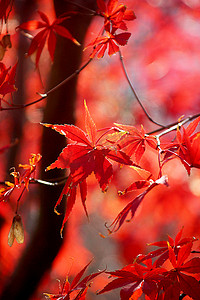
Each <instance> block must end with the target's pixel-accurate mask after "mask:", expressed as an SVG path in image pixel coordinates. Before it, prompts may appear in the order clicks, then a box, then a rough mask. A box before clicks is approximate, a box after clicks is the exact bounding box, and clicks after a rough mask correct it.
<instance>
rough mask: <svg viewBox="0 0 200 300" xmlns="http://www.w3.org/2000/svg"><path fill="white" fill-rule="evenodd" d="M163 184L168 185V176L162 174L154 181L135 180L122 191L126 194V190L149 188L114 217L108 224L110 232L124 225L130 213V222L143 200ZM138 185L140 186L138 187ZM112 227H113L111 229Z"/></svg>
mask: <svg viewBox="0 0 200 300" xmlns="http://www.w3.org/2000/svg"><path fill="white" fill-rule="evenodd" d="M159 184H163V185H166V186H168V183H167V176H165V175H164V176H162V177H161V178H159V179H157V180H155V181H153V180H143V181H140V182H137V183H136V182H134V183H133V184H132V185H131V186H130V187H129V188H127V189H126V190H125V191H124V192H121V194H122V195H123V194H125V193H126V192H129V191H131V190H134V189H137V188H143V187H146V186H148V187H147V189H146V190H145V191H144V192H143V193H141V194H139V195H138V196H137V197H136V198H134V199H133V200H132V201H130V202H129V203H128V204H127V205H126V206H125V208H124V209H123V210H122V211H120V213H119V214H118V215H117V217H116V218H115V219H114V221H113V222H112V223H111V224H110V225H109V226H106V227H107V229H108V231H109V233H113V232H116V231H118V230H119V228H120V227H121V226H122V225H123V223H124V222H125V220H126V219H127V217H128V215H129V214H130V218H129V219H128V220H127V221H128V222H129V221H130V220H132V219H133V217H134V215H135V213H136V210H137V209H138V207H139V205H140V204H141V202H142V201H143V199H144V197H145V196H146V195H147V194H148V193H149V192H150V191H151V190H152V189H153V188H154V187H156V186H157V185H159ZM137 186H138V187H137ZM111 227H112V229H110V228H111Z"/></svg>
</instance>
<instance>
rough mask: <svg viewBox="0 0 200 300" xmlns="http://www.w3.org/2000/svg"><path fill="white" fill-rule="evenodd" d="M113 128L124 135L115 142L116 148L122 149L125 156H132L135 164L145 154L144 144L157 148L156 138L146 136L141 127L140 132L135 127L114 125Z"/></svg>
mask: <svg viewBox="0 0 200 300" xmlns="http://www.w3.org/2000/svg"><path fill="white" fill-rule="evenodd" d="M115 126H116V127H117V128H118V129H120V130H122V131H124V133H125V134H124V135H122V137H121V139H120V140H119V141H118V142H117V144H118V147H119V148H120V149H124V152H125V153H126V154H127V155H129V156H132V155H134V158H135V161H136V163H139V162H140V160H141V158H142V156H143V154H144V152H145V148H146V144H148V145H149V146H150V147H151V148H153V149H156V148H157V141H156V138H155V137H154V136H152V135H148V134H146V133H145V130H144V128H143V126H142V125H141V130H140V131H139V130H138V129H137V128H136V127H134V126H130V125H123V124H117V123H115Z"/></svg>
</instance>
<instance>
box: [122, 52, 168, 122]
mask: <svg viewBox="0 0 200 300" xmlns="http://www.w3.org/2000/svg"><path fill="white" fill-rule="evenodd" d="M119 57H120V61H121V65H122V69H123V72H124V75H125V77H126V79H127V81H128V84H129V86H130V88H131V90H132V92H133V94H134V96H135V99H136V100H137V102H138V104H139V105H140V107H141V108H142V110H143V112H144V113H145V115H146V116H147V118H148V119H149V121H151V122H152V123H154V124H156V125H158V126H160V127H161V128H165V126H163V125H162V124H159V123H158V122H156V121H154V120H153V119H152V118H151V116H150V115H149V114H148V112H147V111H146V109H145V107H144V105H143V104H142V102H141V101H140V99H139V97H138V95H137V94H136V91H135V89H134V87H133V85H132V83H131V81H130V79H129V76H128V73H127V71H126V68H125V65H124V60H123V57H122V54H121V51H120V50H119Z"/></svg>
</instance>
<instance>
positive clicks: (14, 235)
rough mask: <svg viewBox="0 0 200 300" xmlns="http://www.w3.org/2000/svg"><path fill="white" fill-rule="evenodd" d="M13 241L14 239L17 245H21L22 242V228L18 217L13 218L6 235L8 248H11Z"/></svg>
mask: <svg viewBox="0 0 200 300" xmlns="http://www.w3.org/2000/svg"><path fill="white" fill-rule="evenodd" d="M14 239H16V241H17V242H18V244H23V242H24V227H23V224H22V218H21V216H20V215H16V216H14V218H13V221H12V225H11V228H10V231H9V234H8V245H9V246H10V247H12V245H13V243H14Z"/></svg>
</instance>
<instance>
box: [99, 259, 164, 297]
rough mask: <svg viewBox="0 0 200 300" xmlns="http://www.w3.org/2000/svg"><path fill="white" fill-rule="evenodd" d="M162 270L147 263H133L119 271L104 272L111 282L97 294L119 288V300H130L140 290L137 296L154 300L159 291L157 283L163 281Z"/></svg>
mask: <svg viewBox="0 0 200 300" xmlns="http://www.w3.org/2000/svg"><path fill="white" fill-rule="evenodd" d="M164 272H166V269H164V268H155V267H153V265H152V263H151V262H150V260H149V261H147V262H144V263H143V265H141V264H138V263H137V262H135V263H134V264H130V265H127V266H126V267H124V268H122V269H121V270H116V271H113V272H106V273H107V274H109V277H111V278H112V279H113V278H114V280H113V281H111V282H109V283H108V284H107V285H106V286H105V287H104V288H103V289H102V290H101V291H99V292H98V294H103V293H105V292H109V291H111V290H114V289H117V288H121V291H120V299H121V300H129V299H132V298H131V297H132V295H134V293H135V292H136V291H138V290H140V292H139V295H141V294H142V293H144V294H145V295H147V296H148V297H149V298H150V299H155V296H156V295H157V293H158V290H159V285H158V284H159V282H160V281H161V280H162V279H163V273H164Z"/></svg>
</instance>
